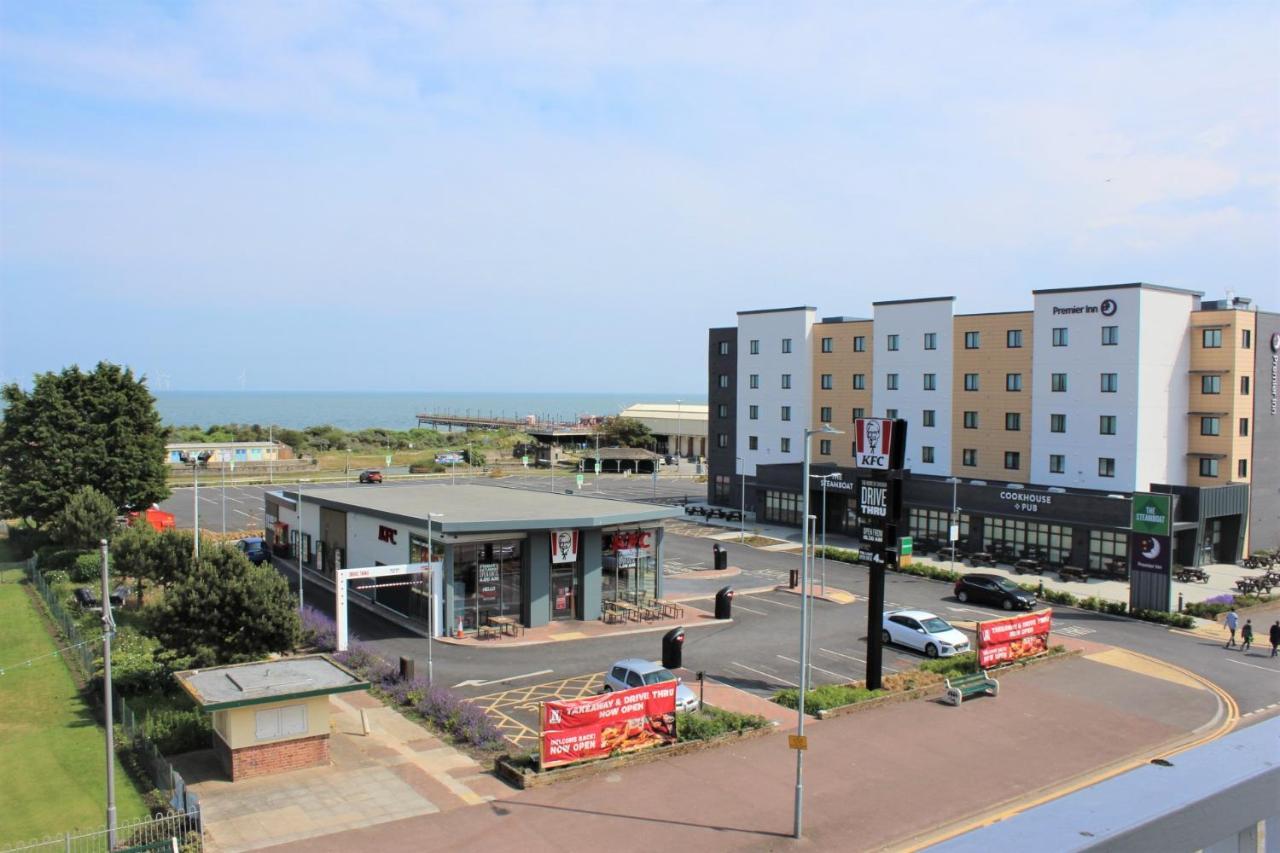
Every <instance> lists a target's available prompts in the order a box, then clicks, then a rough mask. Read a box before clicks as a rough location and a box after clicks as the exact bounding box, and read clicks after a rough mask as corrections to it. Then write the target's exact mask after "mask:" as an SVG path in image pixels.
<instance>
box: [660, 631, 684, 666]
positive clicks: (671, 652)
mask: <svg viewBox="0 0 1280 853" xmlns="http://www.w3.org/2000/svg"><path fill="white" fill-rule="evenodd" d="M683 653H684V628H672V629H671V630H670V631H668V632H667V633H665V634H663V635H662V665H663V666H665V667H666V668H667V669H679V668H680V667H681V666H683V661H684V656H683Z"/></svg>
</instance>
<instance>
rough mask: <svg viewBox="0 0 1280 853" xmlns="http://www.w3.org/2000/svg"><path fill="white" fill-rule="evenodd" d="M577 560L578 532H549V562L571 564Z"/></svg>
mask: <svg viewBox="0 0 1280 853" xmlns="http://www.w3.org/2000/svg"><path fill="white" fill-rule="evenodd" d="M577 559H578V531H576V530H553V531H552V532H551V562H553V563H572V562H575V561H577Z"/></svg>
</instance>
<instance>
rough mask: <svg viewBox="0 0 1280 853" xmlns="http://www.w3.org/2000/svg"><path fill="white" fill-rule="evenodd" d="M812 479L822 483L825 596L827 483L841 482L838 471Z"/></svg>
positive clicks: (824, 589) (816, 475) (841, 477)
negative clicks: (832, 481)
mask: <svg viewBox="0 0 1280 853" xmlns="http://www.w3.org/2000/svg"><path fill="white" fill-rule="evenodd" d="M813 479H815V480H821V481H822V594H823V595H826V594H827V481H828V480H843V479H844V475H842V474H841V473H840V472H839V471H832V472H831V473H830V474H815V475H813Z"/></svg>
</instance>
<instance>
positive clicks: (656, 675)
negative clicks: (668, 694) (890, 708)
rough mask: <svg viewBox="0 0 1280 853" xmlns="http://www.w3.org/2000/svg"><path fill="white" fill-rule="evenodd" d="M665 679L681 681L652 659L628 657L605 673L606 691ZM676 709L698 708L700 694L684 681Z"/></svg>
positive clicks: (678, 691) (690, 709) (679, 690)
mask: <svg viewBox="0 0 1280 853" xmlns="http://www.w3.org/2000/svg"><path fill="white" fill-rule="evenodd" d="M664 681H675V682H679V681H680V679H679V678H676V674H675V673H674V672H672V671H671V670H669V669H667V668H665V667H663V666H662V665H661V664H657V663H654V662H653V661H651V660H641V659H640V658H627V659H626V660H620V661H618V662H617V663H615V664H614V665H613V666H611V667H609V670H608V672H606V673H605V674H604V692H605V693H612V692H613V691H614V690H629V689H630V688H632V687H643V686H645V685H646V684H661V683H662V682H664ZM676 710H677V711H696V710H698V695H697V694H696V693H694V692H693V691H692V690H690V689H689V688H688V687H686V686H685V685H684V684H683V683H681V684H679V686H677V687H676Z"/></svg>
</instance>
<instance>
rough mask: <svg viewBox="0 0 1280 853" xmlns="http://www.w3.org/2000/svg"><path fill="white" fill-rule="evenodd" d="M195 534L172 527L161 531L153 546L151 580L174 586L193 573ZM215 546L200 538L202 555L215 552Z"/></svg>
mask: <svg viewBox="0 0 1280 853" xmlns="http://www.w3.org/2000/svg"><path fill="white" fill-rule="evenodd" d="M194 535H195V534H193V533H192V532H191V531H188V530H175V529H174V528H172V527H169V528H166V529H164V530H162V531H160V534H159V535H158V536H156V538H155V540H154V541H153V542H152V544H151V548H152V553H151V574H149V575H147V577H149V578H150V579H151V580H153V581H155V582H156V583H158V584H163V585H164V586H166V587H168V586H172V585H173V584H175V583H177V582H178V581H179V580H181V579H182V578H185V577H186V576H187V575H188V574H190V573H191V562H192V560H194V559H195V554H194V553H193V551H194V546H195V542H194V541H193V539H192V537H193V536H194ZM214 548H215V546H214V545H213V544H212V543H211V542H208V541H207V540H206V539H205V538H204V537H203V536H202V537H200V554H201V556H203V555H204V554H205V552H206V551H211V550H214Z"/></svg>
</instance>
